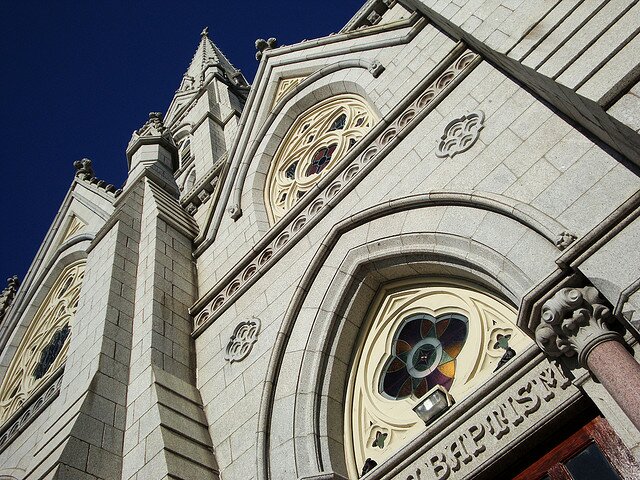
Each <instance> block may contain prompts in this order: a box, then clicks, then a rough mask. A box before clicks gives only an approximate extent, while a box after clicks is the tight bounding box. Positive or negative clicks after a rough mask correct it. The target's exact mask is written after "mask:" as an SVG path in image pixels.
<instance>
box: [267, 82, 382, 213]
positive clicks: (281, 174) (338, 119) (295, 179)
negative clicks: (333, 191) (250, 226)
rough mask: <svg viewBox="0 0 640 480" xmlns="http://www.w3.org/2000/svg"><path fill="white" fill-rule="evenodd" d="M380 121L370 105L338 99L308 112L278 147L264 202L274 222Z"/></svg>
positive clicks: (350, 97) (353, 97)
mask: <svg viewBox="0 0 640 480" xmlns="http://www.w3.org/2000/svg"><path fill="white" fill-rule="evenodd" d="M377 121H378V117H377V115H376V114H375V112H374V111H373V110H372V109H371V108H370V106H369V105H367V103H366V102H365V100H364V99H363V98H362V97H360V96H358V95H354V94H344V95H337V96H335V97H332V98H330V99H328V100H324V101H322V102H320V103H318V104H316V105H314V106H313V107H311V108H310V109H308V110H307V111H305V112H303V113H302V114H301V115H300V116H299V117H298V118H297V119H296V121H295V122H294V123H293V125H292V126H291V128H290V129H289V131H288V133H287V134H286V135H285V137H284V139H283V141H282V143H281V144H280V146H279V147H278V150H277V151H276V154H275V156H274V158H273V161H272V162H271V166H270V168H269V172H268V174H267V180H266V186H265V192H264V198H265V204H266V206H267V215H268V216H269V221H270V222H271V223H272V224H273V223H276V222H277V221H278V220H280V218H282V217H283V216H284V215H285V214H286V213H287V212H288V211H289V210H290V209H291V208H292V207H293V206H294V205H295V204H296V202H297V201H298V200H299V199H300V198H302V197H303V196H304V194H305V193H306V192H308V191H309V190H310V189H311V187H313V186H314V185H315V184H316V183H318V181H319V180H320V179H321V178H322V177H323V176H325V175H326V174H327V173H328V172H330V171H331V169H333V167H334V166H335V165H336V164H337V163H338V162H339V161H340V159H341V158H343V157H344V156H345V155H346V154H347V153H348V151H349V150H350V149H351V148H352V147H353V146H354V145H355V144H356V143H357V142H358V141H359V140H360V139H361V138H362V137H363V136H364V135H366V133H367V132H368V131H369V130H370V129H371V128H372V127H373V125H374V124H375V123H376V122H377Z"/></svg>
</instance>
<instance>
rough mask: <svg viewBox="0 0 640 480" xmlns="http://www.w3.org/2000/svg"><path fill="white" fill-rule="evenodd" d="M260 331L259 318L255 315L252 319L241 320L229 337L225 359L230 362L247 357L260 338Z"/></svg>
mask: <svg viewBox="0 0 640 480" xmlns="http://www.w3.org/2000/svg"><path fill="white" fill-rule="evenodd" d="M259 333H260V320H259V319H257V318H255V317H254V318H253V319H252V320H247V321H244V322H240V323H239V324H238V326H236V328H235V330H234V331H233V334H232V335H231V338H230V339H229V343H228V344H227V351H226V353H225V355H224V359H225V360H226V361H228V362H229V363H233V362H239V361H240V360H243V359H245V358H246V357H247V355H249V353H250V352H251V349H252V348H253V344H254V343H256V341H257V340H258V334H259Z"/></svg>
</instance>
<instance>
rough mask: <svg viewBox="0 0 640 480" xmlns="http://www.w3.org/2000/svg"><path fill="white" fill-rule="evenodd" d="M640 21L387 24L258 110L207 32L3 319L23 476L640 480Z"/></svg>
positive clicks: (10, 460)
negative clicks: (167, 99)
mask: <svg viewBox="0 0 640 480" xmlns="http://www.w3.org/2000/svg"><path fill="white" fill-rule="evenodd" d="M639 20H640V7H639V6H638V5H637V2H633V1H630V0H621V1H617V0H611V1H604V0H596V1H578V0H563V1H546V2H532V1H529V2H527V1H523V0H458V1H456V0H437V1H436V0H369V1H367V2H366V4H365V5H363V7H362V8H361V9H360V10H359V11H358V12H357V13H356V14H355V15H354V17H353V18H352V19H351V20H350V21H349V23H348V24H347V25H346V26H345V27H344V28H342V30H340V31H339V32H338V33H336V34H333V35H330V36H328V37H324V38H320V39H317V40H310V41H304V42H301V43H299V44H296V45H288V46H278V45H277V43H276V41H275V39H268V40H259V41H258V42H256V47H257V49H258V52H257V55H256V56H257V58H258V60H259V61H260V66H259V69H258V73H257V75H256V78H255V81H254V82H253V84H252V85H251V86H249V84H248V83H247V81H246V79H245V78H244V76H243V75H242V73H241V72H240V71H238V70H237V69H236V68H235V67H234V66H233V65H232V63H231V62H230V61H229V60H228V59H227V58H226V57H225V56H224V54H223V53H222V52H221V51H220V50H219V49H218V48H217V47H216V45H215V44H214V43H213V42H212V41H211V40H210V39H209V36H208V32H207V31H206V29H205V31H203V32H202V34H201V37H200V42H199V45H198V47H197V51H196V53H195V55H194V57H193V60H192V61H191V64H190V66H189V68H188V70H187V72H186V73H185V74H184V76H183V77H182V80H181V82H180V86H179V88H178V90H177V92H176V94H175V96H174V98H173V100H172V101H171V103H170V105H169V107H168V109H167V112H166V114H164V115H163V114H160V113H151V114H150V115H149V120H148V121H147V122H146V123H145V124H144V125H143V126H142V127H141V128H140V129H138V130H136V131H135V132H134V133H133V136H132V138H131V141H130V143H129V146H128V148H127V151H126V155H127V160H128V168H129V174H128V178H127V180H126V183H125V184H124V186H122V188H120V189H116V187H114V186H112V185H109V184H108V183H107V182H105V181H103V180H100V179H98V178H97V177H96V175H95V173H94V170H93V166H92V164H91V161H90V160H87V159H83V160H80V161H78V162H76V163H75V164H74V166H75V168H76V174H75V177H74V179H73V182H72V184H71V187H70V189H69V192H68V194H67V196H66V197H65V200H64V202H63V204H62V205H61V207H60V210H59V213H58V215H57V216H56V218H55V219H54V221H53V223H52V226H51V228H50V230H49V232H48V234H47V236H46V238H45V239H44V241H43V243H42V247H41V249H40V251H39V252H38V254H37V256H36V258H35V259H34V261H33V263H32V265H31V268H30V269H29V271H28V273H27V275H26V276H25V278H24V279H22V281H21V282H18V279H16V278H12V279H10V281H9V284H8V286H7V287H6V288H5V289H4V291H3V292H2V294H1V295H0V352H1V356H0V379H1V383H0V425H1V426H0V478H2V479H14V478H18V479H23V478H24V479H36V478H51V479H53V478H56V479H58V478H59V479H138V480H142V479H156V478H157V479H169V478H172V479H219V478H222V479H225V480H233V479H243V480H246V479H254V480H268V479H283V480H286V479H306V480H311V479H315V480H321V479H322V480H329V479H342V480H344V479H351V480H354V479H357V478H361V477H363V478H367V479H391V478H399V479H403V480H419V479H420V480H424V479H439V480H443V479H447V478H450V479H463V478H487V479H488V478H520V479H531V480H536V479H541V478H550V479H554V480H555V479H571V478H575V479H581V478H622V479H631V478H640V467H638V463H637V462H638V458H640V432H639V428H640V395H639V394H638V392H639V391H640V366H639V364H638V359H639V358H640V352H639V348H638V339H639V338H640V335H639V333H638V328H639V326H640V314H639V313H637V312H638V309H639V308H640V293H638V292H639V289H640V279H639V277H640V274H639V272H640V253H639V250H638V239H639V238H640V220H639V219H638V216H639V215H640V182H639V181H638V167H639V165H640V134H639V132H640V87H639V86H638V85H639V84H638V83H637V82H638V77H639V74H638V72H639V67H638V65H639V63H638V62H639V61H638V58H639V57H638V49H639V45H640V43H639V42H640V35H638V30H637V26H638V24H639ZM584 472H590V474H591V476H589V475H587V476H585V473H584ZM607 475H609V476H607Z"/></svg>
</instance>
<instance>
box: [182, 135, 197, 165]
mask: <svg viewBox="0 0 640 480" xmlns="http://www.w3.org/2000/svg"><path fill="white" fill-rule="evenodd" d="M178 152H179V155H180V167H184V166H186V165H188V164H189V163H190V162H191V161H192V160H193V155H191V139H190V138H187V139H185V140H184V141H183V142H182V143H180V146H179V147H178Z"/></svg>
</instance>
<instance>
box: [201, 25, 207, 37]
mask: <svg viewBox="0 0 640 480" xmlns="http://www.w3.org/2000/svg"><path fill="white" fill-rule="evenodd" d="M200 36H201V37H208V36H209V27H204V28H203V29H202V32H200Z"/></svg>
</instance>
